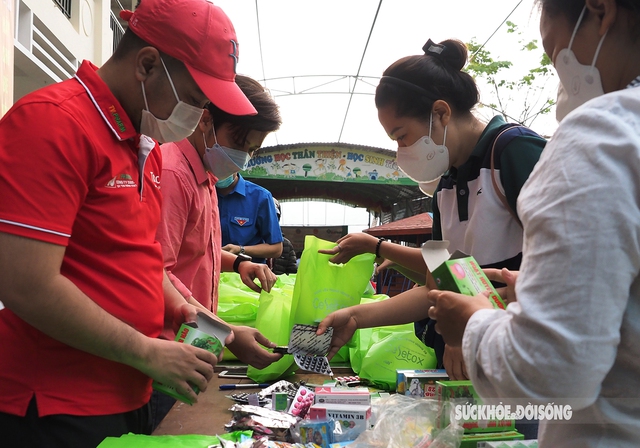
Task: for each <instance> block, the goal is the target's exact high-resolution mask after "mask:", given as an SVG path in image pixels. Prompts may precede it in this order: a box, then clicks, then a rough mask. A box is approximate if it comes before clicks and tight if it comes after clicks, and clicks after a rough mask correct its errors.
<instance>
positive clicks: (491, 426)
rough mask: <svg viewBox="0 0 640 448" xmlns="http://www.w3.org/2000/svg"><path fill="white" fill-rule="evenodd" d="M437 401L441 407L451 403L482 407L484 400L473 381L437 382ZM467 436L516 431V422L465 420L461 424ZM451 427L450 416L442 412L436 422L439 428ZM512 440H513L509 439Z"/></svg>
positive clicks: (511, 420) (509, 420)
mask: <svg viewBox="0 0 640 448" xmlns="http://www.w3.org/2000/svg"><path fill="white" fill-rule="evenodd" d="M436 399H437V400H438V403H439V405H440V407H441V408H442V406H443V405H444V404H445V403H447V402H449V403H451V404H452V405H461V406H467V405H471V406H478V405H482V404H483V403H482V399H481V398H480V397H479V396H478V394H477V393H476V391H475V389H474V388H473V385H472V384H471V381H469V380H466V381H437V382H436ZM460 424H461V425H462V427H463V428H464V432H465V434H469V433H488V432H501V431H513V430H515V420H513V419H505V420H499V419H497V418H496V419H490V420H477V419H476V420H471V419H469V420H464V421H462V422H460ZM447 425H449V414H448V413H447V412H441V413H440V414H439V415H438V418H437V420H436V426H437V427H438V428H446V427H447ZM507 440H512V439H507Z"/></svg>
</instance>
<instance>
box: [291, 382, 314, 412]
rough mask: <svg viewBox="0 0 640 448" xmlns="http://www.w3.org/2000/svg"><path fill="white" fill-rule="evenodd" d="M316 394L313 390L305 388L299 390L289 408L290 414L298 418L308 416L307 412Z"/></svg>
mask: <svg viewBox="0 0 640 448" xmlns="http://www.w3.org/2000/svg"><path fill="white" fill-rule="evenodd" d="M315 396H316V395H315V393H313V391H312V390H311V389H307V388H306V387H304V386H300V387H299V388H298V392H296V395H295V397H294V398H293V401H292V402H291V406H289V414H291V415H295V416H296V417H300V418H304V416H305V415H307V411H309V408H310V407H311V405H312V404H313V401H314V398H315Z"/></svg>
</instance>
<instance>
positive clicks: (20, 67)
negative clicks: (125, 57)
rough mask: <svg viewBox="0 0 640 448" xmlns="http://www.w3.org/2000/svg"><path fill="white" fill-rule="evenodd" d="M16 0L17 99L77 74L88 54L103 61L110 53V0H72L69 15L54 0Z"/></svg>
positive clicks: (128, 4) (92, 60)
mask: <svg viewBox="0 0 640 448" xmlns="http://www.w3.org/2000/svg"><path fill="white" fill-rule="evenodd" d="M14 1H15V5H16V6H15V14H16V19H15V39H14V59H15V65H14V101H16V100H17V99H19V98H20V97H22V96H24V95H25V94H27V93H29V92H31V91H33V90H35V89H37V88H40V87H43V86H45V85H48V84H52V83H55V82H59V81H61V80H64V79H67V78H69V77H70V76H73V74H74V73H75V71H76V69H77V68H78V66H79V65H80V64H81V63H82V61H83V60H85V59H88V60H90V61H91V62H93V63H94V64H96V65H98V66H101V65H102V64H103V63H104V62H105V61H106V60H107V59H108V58H109V57H110V56H111V53H112V42H113V32H112V31H111V27H110V13H111V0H71V2H72V3H71V17H70V18H68V17H67V16H66V15H65V14H64V13H63V12H62V11H61V10H60V8H58V6H56V4H55V3H54V2H53V0H14ZM119 3H120V4H123V6H124V7H125V8H130V7H131V3H132V1H131V0H128V1H125V2H119ZM118 9H119V7H118V8H116V11H115V12H117V10H118Z"/></svg>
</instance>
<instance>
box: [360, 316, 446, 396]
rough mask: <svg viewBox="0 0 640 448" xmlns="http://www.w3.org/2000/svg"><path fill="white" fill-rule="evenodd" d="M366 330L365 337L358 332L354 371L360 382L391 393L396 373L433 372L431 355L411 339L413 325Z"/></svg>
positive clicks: (425, 347)
mask: <svg viewBox="0 0 640 448" xmlns="http://www.w3.org/2000/svg"><path fill="white" fill-rule="evenodd" d="M368 330H369V331H370V333H369V335H367V332H366V331H365V332H362V330H358V331H360V332H361V334H360V339H359V341H358V342H360V343H361V344H363V345H361V346H360V347H359V350H360V352H361V354H363V355H361V359H362V363H361V365H360V368H359V369H358V375H359V376H360V378H363V379H366V380H368V381H369V382H371V383H372V384H374V385H375V386H377V387H379V388H382V389H387V390H395V387H396V370H397V369H435V368H436V365H437V360H436V355H435V352H434V351H433V349H432V348H431V347H427V346H426V345H424V344H423V343H422V342H421V341H420V340H419V339H418V338H417V337H416V336H415V334H414V329H413V323H410V324H405V325H395V326H391V327H379V328H372V329H368ZM363 333H364V334H363ZM352 368H353V359H352ZM354 371H355V369H354Z"/></svg>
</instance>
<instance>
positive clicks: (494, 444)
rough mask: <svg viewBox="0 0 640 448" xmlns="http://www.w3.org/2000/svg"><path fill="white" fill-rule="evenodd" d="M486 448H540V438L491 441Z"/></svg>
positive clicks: (486, 444)
mask: <svg viewBox="0 0 640 448" xmlns="http://www.w3.org/2000/svg"><path fill="white" fill-rule="evenodd" d="M484 448H538V440H537V439H536V440H514V441H504V440H503V441H491V442H487V443H485V445H484Z"/></svg>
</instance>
